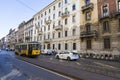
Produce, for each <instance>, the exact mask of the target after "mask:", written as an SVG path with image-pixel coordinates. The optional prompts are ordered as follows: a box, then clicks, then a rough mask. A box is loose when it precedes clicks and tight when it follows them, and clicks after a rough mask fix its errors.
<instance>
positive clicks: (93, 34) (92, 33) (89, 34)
mask: <svg viewBox="0 0 120 80" xmlns="http://www.w3.org/2000/svg"><path fill="white" fill-rule="evenodd" d="M97 36H98V32H97V31H96V30H93V31H89V32H87V31H83V32H81V33H80V37H81V38H88V37H97Z"/></svg>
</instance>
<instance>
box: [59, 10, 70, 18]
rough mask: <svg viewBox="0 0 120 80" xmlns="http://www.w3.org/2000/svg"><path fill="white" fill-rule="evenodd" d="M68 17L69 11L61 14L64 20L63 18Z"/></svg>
mask: <svg viewBox="0 0 120 80" xmlns="http://www.w3.org/2000/svg"><path fill="white" fill-rule="evenodd" d="M69 15H70V14H69V11H66V12H64V13H62V14H61V17H62V18H64V17H68V16H69Z"/></svg>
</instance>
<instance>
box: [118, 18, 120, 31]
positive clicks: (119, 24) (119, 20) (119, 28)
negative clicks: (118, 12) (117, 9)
mask: <svg viewBox="0 0 120 80" xmlns="http://www.w3.org/2000/svg"><path fill="white" fill-rule="evenodd" d="M118 31H120V19H118Z"/></svg>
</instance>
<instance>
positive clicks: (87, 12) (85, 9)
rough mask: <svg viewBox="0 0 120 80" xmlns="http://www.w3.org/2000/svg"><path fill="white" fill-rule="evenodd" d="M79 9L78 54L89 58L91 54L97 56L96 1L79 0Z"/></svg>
mask: <svg viewBox="0 0 120 80" xmlns="http://www.w3.org/2000/svg"><path fill="white" fill-rule="evenodd" d="M80 8H81V11H80V18H81V20H80V39H81V52H80V53H82V54H83V55H88V56H91V53H92V54H93V53H95V54H97V52H98V50H99V35H98V34H99V25H98V6H97V0H81V2H80Z"/></svg>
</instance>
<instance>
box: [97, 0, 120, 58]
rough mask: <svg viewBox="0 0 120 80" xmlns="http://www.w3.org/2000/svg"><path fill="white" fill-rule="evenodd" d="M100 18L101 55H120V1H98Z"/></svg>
mask: <svg viewBox="0 0 120 80" xmlns="http://www.w3.org/2000/svg"><path fill="white" fill-rule="evenodd" d="M98 16H99V30H100V34H99V36H100V47H99V49H100V50H101V51H102V52H101V53H104V54H105V56H109V57H111V56H112V55H118V54H120V41H119V40H120V0H112V1H111V0H98Z"/></svg>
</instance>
